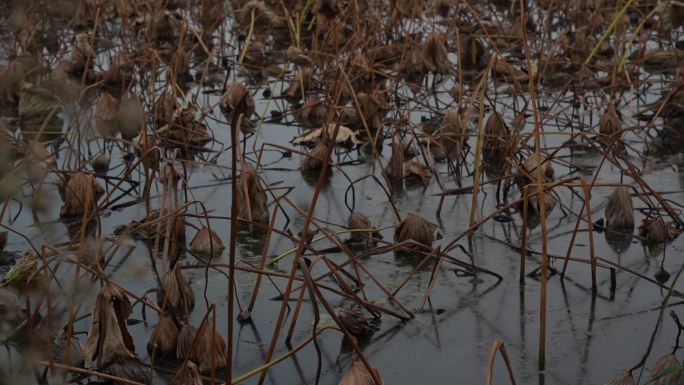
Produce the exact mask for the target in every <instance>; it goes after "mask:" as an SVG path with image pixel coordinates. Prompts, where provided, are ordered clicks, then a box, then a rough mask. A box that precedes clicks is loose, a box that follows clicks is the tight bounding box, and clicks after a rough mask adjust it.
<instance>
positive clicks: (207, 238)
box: [190, 227, 225, 258]
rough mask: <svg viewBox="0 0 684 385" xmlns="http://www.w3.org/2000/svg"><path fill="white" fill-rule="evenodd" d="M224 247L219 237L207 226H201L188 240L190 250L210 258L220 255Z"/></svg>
mask: <svg viewBox="0 0 684 385" xmlns="http://www.w3.org/2000/svg"><path fill="white" fill-rule="evenodd" d="M224 249H225V246H223V242H222V241H221V237H219V236H218V234H216V232H215V231H214V230H211V229H209V228H208V227H202V228H201V229H200V231H198V232H197V234H196V235H195V238H194V239H193V240H192V242H190V251H192V252H193V253H195V254H199V255H206V256H209V257H210V258H214V257H217V256H220V255H221V253H222V252H223V250H224Z"/></svg>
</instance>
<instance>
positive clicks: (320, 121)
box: [294, 98, 328, 141]
mask: <svg viewBox="0 0 684 385" xmlns="http://www.w3.org/2000/svg"><path fill="white" fill-rule="evenodd" d="M294 115H295V118H296V119H297V121H298V122H299V124H301V126H302V127H305V128H313V127H321V126H323V125H324V124H325V118H326V117H327V115H328V108H327V107H326V105H325V104H324V103H323V102H322V101H321V100H320V99H317V98H312V99H308V100H307V101H306V102H304V104H303V105H302V106H301V107H300V108H299V109H297V110H296V111H295V113H294ZM319 130H320V128H319ZM314 131H315V130H314ZM298 138H301V136H298V137H297V138H295V139H294V140H295V141H296V140H297V139H298Z"/></svg>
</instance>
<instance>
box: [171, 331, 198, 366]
mask: <svg viewBox="0 0 684 385" xmlns="http://www.w3.org/2000/svg"><path fill="white" fill-rule="evenodd" d="M196 334H197V329H196V328H195V327H194V326H192V325H190V324H185V325H183V327H182V328H181V330H180V332H179V333H178V344H177V345H176V359H177V360H178V361H185V360H189V359H192V356H191V354H192V349H193V344H194V342H195V335H196Z"/></svg>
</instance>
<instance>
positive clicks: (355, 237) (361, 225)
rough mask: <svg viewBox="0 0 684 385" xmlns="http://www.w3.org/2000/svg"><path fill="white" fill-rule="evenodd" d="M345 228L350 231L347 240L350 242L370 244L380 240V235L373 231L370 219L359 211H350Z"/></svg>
mask: <svg viewBox="0 0 684 385" xmlns="http://www.w3.org/2000/svg"><path fill="white" fill-rule="evenodd" d="M347 228H349V230H352V232H351V233H350V234H349V238H350V240H351V241H352V242H358V243H366V244H368V243H371V242H374V240H377V239H382V235H381V234H380V233H379V232H377V231H376V230H375V228H374V227H373V224H372V223H371V221H370V219H369V218H368V217H367V216H366V215H365V214H363V213H361V212H359V211H352V213H351V214H349V218H348V219H347Z"/></svg>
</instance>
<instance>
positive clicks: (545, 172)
mask: <svg viewBox="0 0 684 385" xmlns="http://www.w3.org/2000/svg"><path fill="white" fill-rule="evenodd" d="M541 172H542V178H543V179H542V183H551V182H553V178H554V175H555V170H554V169H553V166H552V165H551V160H550V159H548V158H546V157H544V156H543V155H542V156H541ZM515 181H516V183H517V184H518V188H520V190H522V189H523V188H525V186H526V185H529V184H536V183H537V158H536V156H535V155H534V154H531V155H530V156H528V157H527V159H525V162H524V163H523V164H522V166H520V167H519V168H518V172H517V173H516V175H515Z"/></svg>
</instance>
